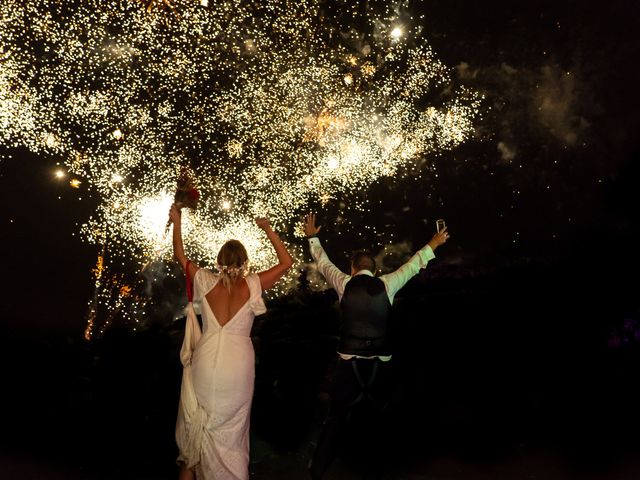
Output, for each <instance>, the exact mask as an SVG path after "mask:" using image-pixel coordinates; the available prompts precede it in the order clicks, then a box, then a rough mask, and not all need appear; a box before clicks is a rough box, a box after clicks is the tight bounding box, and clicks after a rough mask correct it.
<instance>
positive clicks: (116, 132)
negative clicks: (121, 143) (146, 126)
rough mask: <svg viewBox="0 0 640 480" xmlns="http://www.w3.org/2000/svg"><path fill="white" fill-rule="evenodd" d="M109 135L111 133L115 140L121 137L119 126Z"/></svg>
mask: <svg viewBox="0 0 640 480" xmlns="http://www.w3.org/2000/svg"><path fill="white" fill-rule="evenodd" d="M111 135H113V138H115V139H116V140H120V139H122V131H121V130H120V129H119V128H117V129H115V130H114V131H113V132H111Z"/></svg>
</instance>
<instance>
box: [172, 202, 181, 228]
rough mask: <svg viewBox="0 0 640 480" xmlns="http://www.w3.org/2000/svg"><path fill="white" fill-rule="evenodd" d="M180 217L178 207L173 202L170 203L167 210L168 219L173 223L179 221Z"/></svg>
mask: <svg viewBox="0 0 640 480" xmlns="http://www.w3.org/2000/svg"><path fill="white" fill-rule="evenodd" d="M181 218H182V212H181V211H180V208H178V206H177V205H176V204H175V203H174V204H173V205H171V209H170V210H169V221H170V222H171V223H173V224H176V223H180V220H181Z"/></svg>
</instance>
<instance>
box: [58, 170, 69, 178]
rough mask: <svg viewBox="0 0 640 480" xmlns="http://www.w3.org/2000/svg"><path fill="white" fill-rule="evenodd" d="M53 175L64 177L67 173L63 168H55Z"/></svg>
mask: <svg viewBox="0 0 640 480" xmlns="http://www.w3.org/2000/svg"><path fill="white" fill-rule="evenodd" d="M55 175H56V178H64V177H66V176H67V174H66V173H64V170H56V173H55Z"/></svg>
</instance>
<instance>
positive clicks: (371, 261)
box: [351, 250, 376, 273]
mask: <svg viewBox="0 0 640 480" xmlns="http://www.w3.org/2000/svg"><path fill="white" fill-rule="evenodd" d="M351 265H352V266H353V268H355V269H356V270H358V271H360V270H369V271H370V272H371V273H376V260H375V258H373V255H371V252H369V251H368V250H356V251H355V252H353V253H352V254H351Z"/></svg>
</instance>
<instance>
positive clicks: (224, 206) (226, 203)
mask: <svg viewBox="0 0 640 480" xmlns="http://www.w3.org/2000/svg"><path fill="white" fill-rule="evenodd" d="M222 209H223V210H230V209H231V202H230V201H229V200H224V201H223V202H222Z"/></svg>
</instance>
